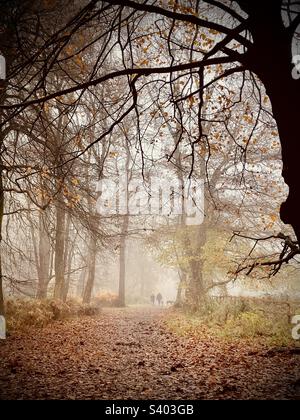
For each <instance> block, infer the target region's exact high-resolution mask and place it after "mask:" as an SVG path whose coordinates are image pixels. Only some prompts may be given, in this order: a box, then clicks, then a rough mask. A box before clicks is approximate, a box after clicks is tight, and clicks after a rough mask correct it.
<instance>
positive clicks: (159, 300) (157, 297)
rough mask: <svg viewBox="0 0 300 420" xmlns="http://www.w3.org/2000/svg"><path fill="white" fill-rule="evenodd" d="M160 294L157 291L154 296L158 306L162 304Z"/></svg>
mask: <svg viewBox="0 0 300 420" xmlns="http://www.w3.org/2000/svg"><path fill="white" fill-rule="evenodd" d="M162 298H163V297H162V295H161V293H158V295H157V296H156V300H157V303H158V305H159V306H160V305H161V304H162Z"/></svg>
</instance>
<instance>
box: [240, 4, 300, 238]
mask: <svg viewBox="0 0 300 420" xmlns="http://www.w3.org/2000/svg"><path fill="white" fill-rule="evenodd" d="M238 3H239V4H240V6H241V7H242V8H243V9H244V10H245V11H246V12H247V13H248V14H249V28H250V31H251V34H252V36H253V47H252V48H250V49H249V50H248V52H247V55H246V57H247V58H246V60H244V62H243V64H245V65H246V67H247V68H248V69H250V70H251V71H253V72H254V73H256V74H257V75H258V77H259V78H260V79H261V81H262V82H263V84H264V85H265V87H266V92H267V94H268V96H269V98H270V100H271V104H272V108H273V115H274V118H275V120H276V122H277V126H278V131H279V136H280V140H281V146H282V160H283V172H282V174H283V177H284V180H285V182H286V184H287V185H288V186H289V188H290V191H289V196H288V199H287V201H286V202H285V203H284V204H283V205H282V207H281V219H282V221H283V222H284V223H286V224H291V225H292V227H293V228H294V230H295V233H296V236H297V238H298V241H300V218H299V197H300V183H299V141H300V135H299V132H300V130H299V115H300V114H299V105H298V102H299V98H300V79H298V80H296V79H294V78H293V75H292V74H293V73H292V72H293V67H294V65H293V64H292V37H293V35H294V34H293V32H294V30H295V29H296V28H292V29H291V28H290V29H287V28H286V27H285V26H284V24H283V22H282V16H281V7H282V1H281V0H274V1H272V5H271V4H270V2H261V1H260V2H258V0H256V1H253V0H252V1H248V0H238Z"/></svg>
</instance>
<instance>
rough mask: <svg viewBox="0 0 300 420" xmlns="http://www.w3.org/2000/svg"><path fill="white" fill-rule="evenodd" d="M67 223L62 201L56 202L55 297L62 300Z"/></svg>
mask: <svg viewBox="0 0 300 420" xmlns="http://www.w3.org/2000/svg"><path fill="white" fill-rule="evenodd" d="M65 225H66V214H65V209H64V207H63V204H61V202H60V201H58V202H57V204H56V237H55V263H54V270H55V288H54V299H57V300H62V299H63V292H64V275H65Z"/></svg>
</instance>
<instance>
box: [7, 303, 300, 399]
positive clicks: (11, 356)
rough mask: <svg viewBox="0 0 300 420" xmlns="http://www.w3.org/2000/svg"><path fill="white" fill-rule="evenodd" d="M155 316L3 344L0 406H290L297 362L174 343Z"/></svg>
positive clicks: (123, 316) (119, 318)
mask: <svg viewBox="0 0 300 420" xmlns="http://www.w3.org/2000/svg"><path fill="white" fill-rule="evenodd" d="M165 317H166V311H163V310H159V309H154V308H138V309H137V308H134V309H123V310H121V309H111V310H105V311H103V314H101V315H100V316H99V317H97V318H84V319H79V320H78V319H77V320H71V321H66V322H57V323H55V324H52V325H49V326H48V327H47V328H45V329H43V330H33V331H32V332H31V334H30V335H28V336H19V337H11V338H9V340H8V341H7V342H2V343H0V399H203V398H205V399H207V398H209V399H210V398H217V399H225V398H243V399H244V398H263V399H265V398H295V397H296V395H297V392H298V390H297V389H296V387H295V383H296V381H297V379H299V378H300V358H299V356H298V355H292V354H289V353H282V354H277V353H276V352H275V353H271V354H266V352H265V351H263V350H262V349H253V348H250V347H249V346H246V345H245V344H244V345H239V346H236V345H232V344H226V343H224V342H221V341H220V340H217V339H215V338H214V337H209V336H207V335H205V336H204V338H203V339H199V337H198V338H196V337H187V338H186V337H178V336H176V335H174V334H173V333H171V332H170V331H169V330H168V329H167V327H166V324H165V322H164V320H165Z"/></svg>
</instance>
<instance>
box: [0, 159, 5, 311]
mask: <svg viewBox="0 0 300 420" xmlns="http://www.w3.org/2000/svg"><path fill="white" fill-rule="evenodd" d="M3 212H4V191H3V180H2V170H1V160H0V250H1V242H2V221H3ZM1 257H2V255H1V251H0V316H1V315H4V314H5V310H4V297H3V277H2V259H1Z"/></svg>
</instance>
